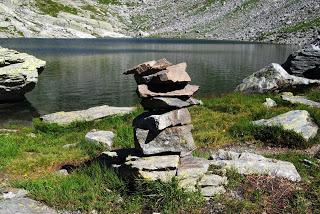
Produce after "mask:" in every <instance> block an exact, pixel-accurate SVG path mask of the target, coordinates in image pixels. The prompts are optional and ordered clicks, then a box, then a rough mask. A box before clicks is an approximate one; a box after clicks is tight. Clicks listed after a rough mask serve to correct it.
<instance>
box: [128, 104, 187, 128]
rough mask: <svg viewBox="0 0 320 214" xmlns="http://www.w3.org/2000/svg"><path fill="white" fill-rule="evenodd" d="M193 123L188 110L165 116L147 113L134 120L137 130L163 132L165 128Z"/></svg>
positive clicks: (184, 109) (169, 113)
mask: <svg viewBox="0 0 320 214" xmlns="http://www.w3.org/2000/svg"><path fill="white" fill-rule="evenodd" d="M190 123H191V115H190V112H189V111H188V109H186V108H183V109H178V110H173V111H169V112H166V113H163V114H156V112H145V113H142V114H141V115H139V116H138V117H136V118H135V119H134V120H133V126H134V127H135V128H140V129H145V130H153V131H161V130H163V129H165V128H168V127H172V126H177V125H187V124H190Z"/></svg>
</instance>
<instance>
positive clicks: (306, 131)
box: [252, 110, 318, 141]
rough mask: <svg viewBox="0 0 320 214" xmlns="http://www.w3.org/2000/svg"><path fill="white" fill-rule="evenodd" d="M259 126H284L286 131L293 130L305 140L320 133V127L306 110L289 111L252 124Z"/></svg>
mask: <svg viewBox="0 0 320 214" xmlns="http://www.w3.org/2000/svg"><path fill="white" fill-rule="evenodd" d="M252 123H253V124H254V125H258V126H282V127H283V128H284V129H285V130H291V131H294V132H296V133H298V134H301V136H302V137H303V138H304V139H305V140H307V141H308V140H310V139H311V138H313V137H315V136H316V135H317V132H318V126H317V124H315V123H314V122H313V121H312V118H311V117H310V114H309V112H307V111H305V110H295V111H289V112H287V113H284V114H281V115H278V116H276V117H273V118H270V119H262V120H258V121H254V122H252Z"/></svg>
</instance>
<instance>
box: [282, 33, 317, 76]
mask: <svg viewBox="0 0 320 214" xmlns="http://www.w3.org/2000/svg"><path fill="white" fill-rule="evenodd" d="M282 66H283V68H284V69H285V70H286V71H287V72H288V73H289V74H292V75H295V76H299V77H305V78H308V79H320V37H318V38H317V39H316V40H315V41H313V42H312V43H311V44H310V45H307V46H305V47H304V48H303V49H301V50H298V51H296V52H294V53H293V54H291V55H290V56H289V57H288V59H287V61H286V62H285V63H284V64H283V65H282Z"/></svg>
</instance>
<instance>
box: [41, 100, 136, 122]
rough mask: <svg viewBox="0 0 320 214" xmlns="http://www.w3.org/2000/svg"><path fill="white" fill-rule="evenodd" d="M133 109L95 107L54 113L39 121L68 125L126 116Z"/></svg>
mask: <svg viewBox="0 0 320 214" xmlns="http://www.w3.org/2000/svg"><path fill="white" fill-rule="evenodd" d="M134 109H135V108H133V107H113V106H107V105H103V106H97V107H92V108H89V109H86V110H80V111H70V112H64V111H62V112H56V113H52V114H48V115H44V116H42V117H41V119H42V120H43V121H44V122H46V123H56V124H58V125H69V124H71V123H73V122H84V121H93V120H97V119H100V118H104V117H107V116H111V115H118V114H128V113H131V112H132V111H133V110H134Z"/></svg>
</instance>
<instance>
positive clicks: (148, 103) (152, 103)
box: [141, 97, 202, 110]
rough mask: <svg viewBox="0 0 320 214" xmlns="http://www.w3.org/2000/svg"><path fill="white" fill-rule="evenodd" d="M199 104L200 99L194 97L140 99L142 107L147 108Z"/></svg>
mask: <svg viewBox="0 0 320 214" xmlns="http://www.w3.org/2000/svg"><path fill="white" fill-rule="evenodd" d="M201 104H202V102H201V101H200V100H196V99H194V98H188V99H187V100H182V99H179V98H174V97H151V98H144V99H142V101H141V105H142V106H143V108H144V109H149V110H172V109H179V108H185V107H189V106H193V105H201Z"/></svg>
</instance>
